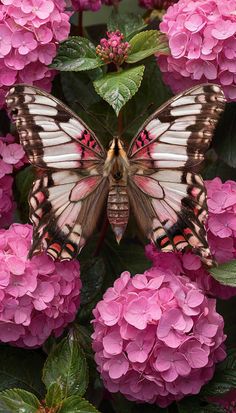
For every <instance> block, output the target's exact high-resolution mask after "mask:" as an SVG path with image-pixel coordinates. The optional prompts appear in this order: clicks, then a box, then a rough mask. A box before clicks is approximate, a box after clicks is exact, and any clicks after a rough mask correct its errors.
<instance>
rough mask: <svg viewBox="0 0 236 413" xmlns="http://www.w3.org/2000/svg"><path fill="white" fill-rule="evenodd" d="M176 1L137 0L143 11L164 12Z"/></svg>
mask: <svg viewBox="0 0 236 413" xmlns="http://www.w3.org/2000/svg"><path fill="white" fill-rule="evenodd" d="M176 2H177V0H139V6H140V7H145V9H158V10H166V9H168V7H169V6H171V5H172V4H173V3H176Z"/></svg>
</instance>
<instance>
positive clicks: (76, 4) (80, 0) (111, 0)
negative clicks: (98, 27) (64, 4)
mask: <svg viewBox="0 0 236 413" xmlns="http://www.w3.org/2000/svg"><path fill="white" fill-rule="evenodd" d="M120 1H121V0H71V3H72V7H73V9H74V10H75V11H86V10H91V11H98V10H99V9H100V8H101V7H102V4H106V5H107V6H114V5H117V4H118V3H119V2H120Z"/></svg>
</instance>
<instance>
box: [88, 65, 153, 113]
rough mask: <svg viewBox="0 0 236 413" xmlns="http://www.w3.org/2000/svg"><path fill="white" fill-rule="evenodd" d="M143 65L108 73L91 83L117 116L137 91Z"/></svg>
mask: <svg viewBox="0 0 236 413" xmlns="http://www.w3.org/2000/svg"><path fill="white" fill-rule="evenodd" d="M144 69H145V66H143V65H141V66H137V67H134V68H132V69H127V70H124V71H122V72H118V73H109V74H107V75H105V76H103V77H102V78H101V79H99V80H96V81H95V82H94V83H93V84H94V87H95V90H96V92H97V93H98V94H99V95H100V96H101V97H102V98H103V99H104V100H106V102H108V103H109V105H111V106H112V107H113V109H114V111H115V112H116V115H117V116H118V114H119V112H120V110H121V108H122V107H123V106H124V105H125V104H126V103H127V102H128V100H130V99H131V98H132V97H133V96H134V95H135V93H136V92H137V91H138V89H139V87H140V85H141V82H142V78H143V74H144Z"/></svg>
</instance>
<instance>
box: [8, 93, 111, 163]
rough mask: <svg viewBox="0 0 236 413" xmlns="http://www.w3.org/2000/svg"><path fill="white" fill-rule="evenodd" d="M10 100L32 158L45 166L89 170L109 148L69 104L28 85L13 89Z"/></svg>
mask: <svg viewBox="0 0 236 413" xmlns="http://www.w3.org/2000/svg"><path fill="white" fill-rule="evenodd" d="M6 103H7V106H8V108H9V110H10V111H11V113H12V117H13V120H14V121H15V122H16V127H17V130H18V132H19V135H20V140H21V143H22V145H23V147H24V149H25V151H26V153H27V156H28V158H29V161H30V162H31V163H32V164H33V165H34V166H37V167H39V168H43V169H50V170H51V169H88V168H89V167H91V168H92V167H93V166H94V164H99V163H100V164H101V163H102V162H103V160H104V157H105V151H104V149H103V147H102V145H101V144H100V143H99V141H98V140H97V138H96V137H95V135H94V133H93V132H92V131H91V130H90V129H89V128H88V126H87V125H86V124H85V123H84V122H83V121H82V120H81V119H80V118H79V117H78V116H77V115H76V114H75V113H74V112H72V111H71V110H70V109H69V108H68V107H66V106H65V105H64V104H63V103H62V102H60V101H59V100H58V99H56V98H55V97H53V96H51V95H49V94H48V93H46V92H44V91H42V90H40V89H38V88H36V87H33V86H27V85H16V86H14V87H13V88H11V89H10V91H9V93H8V95H7V97H6Z"/></svg>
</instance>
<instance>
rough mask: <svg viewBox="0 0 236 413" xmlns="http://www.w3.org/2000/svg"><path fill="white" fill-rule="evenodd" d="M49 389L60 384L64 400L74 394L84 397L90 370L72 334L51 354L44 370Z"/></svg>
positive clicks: (44, 377) (44, 379)
mask: <svg viewBox="0 0 236 413" xmlns="http://www.w3.org/2000/svg"><path fill="white" fill-rule="evenodd" d="M43 381H44V383H45V385H46V387H47V389H48V388H49V386H50V385H51V384H52V383H58V384H59V385H60V387H61V390H62V395H63V398H65V397H68V396H72V395H74V394H76V395H78V396H82V395H83V394H84V393H85V390H86V388H87V385H88V368H87V363H86V359H85V356H84V353H83V351H82V349H81V348H80V346H79V343H78V340H77V338H76V336H75V335H74V334H73V332H71V333H70V334H69V335H68V337H67V338H65V339H63V340H62V341H61V342H60V344H58V345H57V346H56V347H55V349H54V350H53V351H52V352H51V353H50V354H49V356H48V359H47V361H46V363H45V366H44V369H43Z"/></svg>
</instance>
